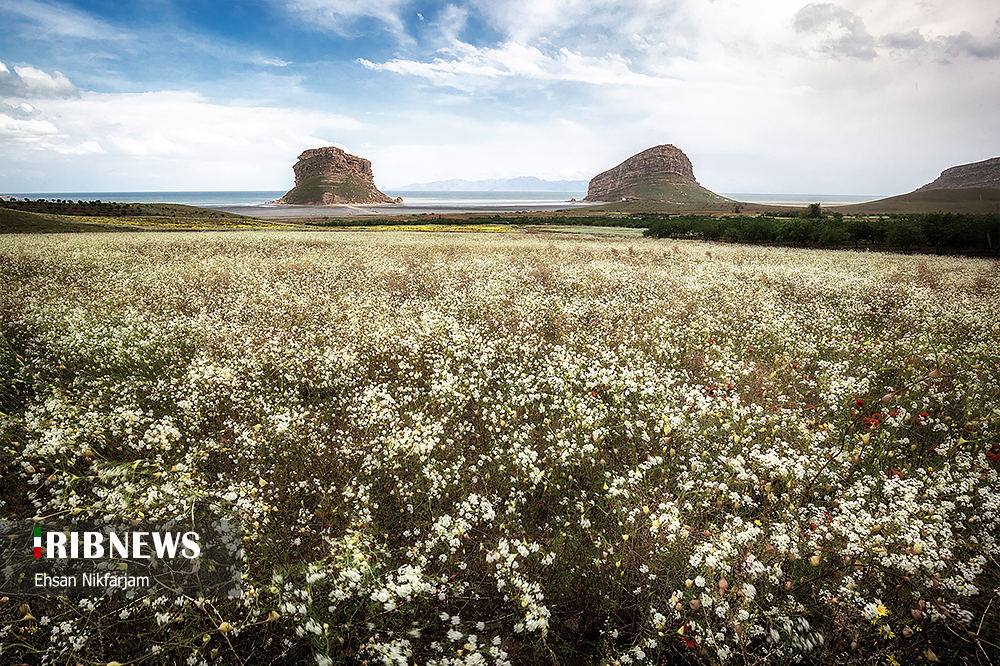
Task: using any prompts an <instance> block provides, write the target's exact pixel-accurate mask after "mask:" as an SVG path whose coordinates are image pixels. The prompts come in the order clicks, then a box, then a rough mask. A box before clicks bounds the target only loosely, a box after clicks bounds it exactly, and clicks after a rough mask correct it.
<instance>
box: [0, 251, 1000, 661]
mask: <svg viewBox="0 0 1000 666" xmlns="http://www.w3.org/2000/svg"><path fill="white" fill-rule="evenodd" d="M0 275H2V277H3V283H2V285H0V333H2V337H0V359H2V361H0V475H2V477H0V518H3V519H8V520H28V519H31V518H33V517H45V518H56V517H58V518H72V517H77V518H81V519H82V518H94V517H102V516H114V517H119V518H142V519H145V520H150V521H152V520H162V519H169V518H177V517H185V516H186V517H188V518H190V517H194V518H199V519H200V518H217V517H220V516H229V517H238V518H239V519H241V521H242V525H243V529H244V533H245V552H246V560H245V562H246V570H245V575H244V578H245V580H244V592H245V597H244V598H243V599H240V600H232V599H230V600H222V599H209V600H202V599H187V598H180V599H176V600H175V599H153V600H149V599H147V600H144V601H129V600H125V599H112V600H99V601H98V600H93V599H83V600H80V599H60V598H54V597H31V598H27V597H5V598H3V599H0V644H2V657H0V660H7V661H4V663H8V662H9V660H10V659H11V658H12V657H10V656H9V655H12V654H13V655H15V657H14V658H15V661H14V662H10V663H17V662H18V661H25V662H28V663H60V664H61V663H65V664H77V663H82V664H97V663H100V664H104V663H108V662H111V661H117V662H120V663H122V664H127V663H136V664H138V663H187V664H215V663H223V664H259V663H314V664H316V663H318V664H321V665H323V664H340V663H368V664H405V663H412V664H442V665H443V664H491V665H492V664H497V665H503V664H536V663H555V664H598V663H600V664H605V665H612V664H613V665H616V666H618V665H624V664H640V663H692V664H695V663H696V664H709V663H713V664H714V663H735V664H744V663H765V662H766V663H786V662H787V663H791V662H796V661H805V662H806V663H814V664H834V663H838V664H846V663H856V664H861V663H865V664H869V663H870V664H875V663H878V664H906V663H917V662H923V661H927V660H930V661H935V660H940V661H942V662H948V663H951V662H958V663H964V662H963V660H967V661H968V663H983V664H986V663H991V662H990V659H993V660H994V661H993V662H992V663H997V662H996V655H997V654H998V653H1000V647H998V644H1000V629H998V626H1000V621H998V617H1000V592H998V590H1000V477H998V470H1000V463H998V454H1000V308H998V306H997V304H998V303H1000V266H998V264H997V263H996V262H989V261H982V260H970V259H955V258H942V257H913V256H899V255H884V254H875V253H872V254H857V253H845V252H822V251H804V250H788V249H774V248H745V247H740V246H723V245H711V244H701V243H695V242H676V243H675V242H673V241H659V240H652V239H640V238H618V239H605V240H600V239H594V238H589V239H588V238H569V239H567V238H555V237H551V238H550V237H546V236H532V235H525V234H502V235H487V234H443V233H406V232H380V233H371V232H357V233H350V232H349V233H321V232H313V233H295V232H289V233H267V232H232V233H186V234H185V233H164V234H156V235H149V234H146V235H144V234H129V233H123V234H102V235H86V234H77V235H70V234H66V235H59V236H45V237H42V236H32V237H24V236H6V237H2V238H0Z"/></svg>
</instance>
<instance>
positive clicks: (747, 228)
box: [644, 204, 1000, 257]
mask: <svg viewBox="0 0 1000 666" xmlns="http://www.w3.org/2000/svg"><path fill="white" fill-rule="evenodd" d="M644 235H646V236H653V237H656V238H697V239H702V240H710V241H731V242H739V243H762V244H782V245H792V246H796V247H806V248H808V247H819V248H825V247H845V246H846V247H851V246H853V247H855V248H861V247H873V249H874V248H878V249H891V250H903V251H910V250H919V251H934V252H936V253H937V254H944V253H949V254H963V253H964V254H985V255H991V256H994V257H997V256H1000V213H987V214H967V213H943V212H939V213H925V214H919V215H894V216H880V217H845V216H844V215H842V214H840V213H834V214H833V215H829V216H828V215H823V214H822V213H820V211H819V206H818V205H816V204H814V205H813V206H810V208H809V209H807V210H806V211H803V213H802V214H800V215H799V216H796V217H777V216H774V215H762V216H759V217H748V216H729V217H706V216H700V215H684V216H674V217H662V216H661V217H659V218H658V219H652V220H649V224H648V226H647V229H646V231H645V233H644Z"/></svg>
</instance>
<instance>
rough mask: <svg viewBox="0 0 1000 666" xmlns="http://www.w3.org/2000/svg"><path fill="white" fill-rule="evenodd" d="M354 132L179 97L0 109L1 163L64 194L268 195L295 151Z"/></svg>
mask: <svg viewBox="0 0 1000 666" xmlns="http://www.w3.org/2000/svg"><path fill="white" fill-rule="evenodd" d="M33 102H34V100H33ZM36 107H37V108H36ZM362 127H363V125H362V124H361V123H360V122H358V121H357V120H355V119H353V118H350V117H347V116H343V115H338V114H335V113H330V112H322V111H309V110H302V109H295V108H276V107H243V106H227V105H223V104H217V103H213V102H212V101H210V100H207V99H206V98H204V97H203V96H201V95H199V94H198V93H194V92H181V91H163V92H152V93H127V94H124V93H93V92H84V93H82V94H81V96H80V97H79V98H68V99H48V100H39V101H38V102H37V103H34V105H33V106H29V105H27V104H23V105H11V104H6V105H3V106H0V141H4V142H5V143H6V146H7V148H5V149H4V151H5V153H7V154H8V155H9V156H10V158H11V159H12V160H13V159H18V160H21V161H23V162H26V163H31V164H34V165H41V166H40V167H39V168H41V167H45V168H46V169H51V171H52V173H54V174H57V173H60V171H59V170H60V169H63V170H65V171H66V173H65V174H64V175H63V177H64V178H68V179H69V181H68V182H74V183H78V184H77V185H73V186H70V185H65V186H64V187H69V188H70V189H73V188H75V187H82V188H83V189H87V188H88V187H89V188H91V189H98V190H100V189H108V188H110V189H117V188H126V189H128V188H134V189H178V188H179V189H192V190H196V189H213V188H218V189H234V188H235V189H253V188H262V189H267V188H272V187H275V184H279V186H280V184H282V183H284V182H285V181H287V180H290V179H291V178H292V171H291V165H292V164H293V163H294V161H295V157H297V156H298V154H299V153H300V152H302V150H304V149H305V148H315V147H317V146H320V145H326V144H328V143H329V139H328V138H325V137H324V136H322V135H329V134H330V133H333V134H335V135H338V136H342V137H345V138H346V137H350V136H351V135H352V133H353V132H356V131H357V130H359V129H361V128H362ZM139 164H143V165H146V166H141V167H140V166H138V165H139ZM153 164H155V167H153V166H150V165H153ZM71 167H72V168H71ZM105 170H107V171H105ZM109 174H110V175H109ZM88 182H89V185H88ZM21 188H22V189H23V190H24V191H39V190H37V189H36V188H35V187H34V186H32V185H30V184H25V185H22V186H21Z"/></svg>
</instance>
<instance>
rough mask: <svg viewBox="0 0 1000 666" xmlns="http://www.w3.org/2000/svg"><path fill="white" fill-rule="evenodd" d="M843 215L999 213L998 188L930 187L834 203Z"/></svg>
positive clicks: (999, 195)
mask: <svg viewBox="0 0 1000 666" xmlns="http://www.w3.org/2000/svg"><path fill="white" fill-rule="evenodd" d="M830 210H837V211H840V212H842V213H845V214H858V213H861V214H878V213H935V212H938V211H942V212H946V213H949V212H950V213H1000V188H969V189H961V190H929V191H927V192H911V193H909V194H901V195H899V196H895V197H888V198H885V199H879V200H878V201H870V202H868V203H861V204H853V205H850V206H833V207H831V208H830Z"/></svg>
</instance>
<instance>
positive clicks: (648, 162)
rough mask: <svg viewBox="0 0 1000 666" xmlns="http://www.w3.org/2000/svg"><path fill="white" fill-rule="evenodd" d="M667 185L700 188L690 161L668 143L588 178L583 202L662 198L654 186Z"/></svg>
mask: <svg viewBox="0 0 1000 666" xmlns="http://www.w3.org/2000/svg"><path fill="white" fill-rule="evenodd" d="M666 184H673V185H689V186H694V187H700V186H699V185H698V181H696V180H695V178H694V168H693V167H692V166H691V160H689V159H688V156H687V155H685V154H684V152H683V151H682V150H680V149H679V148H677V147H675V146H672V145H670V144H666V145H662V146H655V147H653V148H650V149H648V150H644V151H642V152H641V153H639V154H638V155H633V156H632V157H630V158H628V159H627V160H625V161H624V162H622V163H621V164H619V165H618V166H616V167H615V168H613V169H608V170H607V171H605V172H604V173H600V174H597V175H596V176H594V177H593V178H592V179H591V181H590V186H589V187H588V188H587V197H586V198H585V199H584V201H621V200H622V199H653V200H655V199H659V198H661V197H659V196H658V195H657V186H658V185H666Z"/></svg>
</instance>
